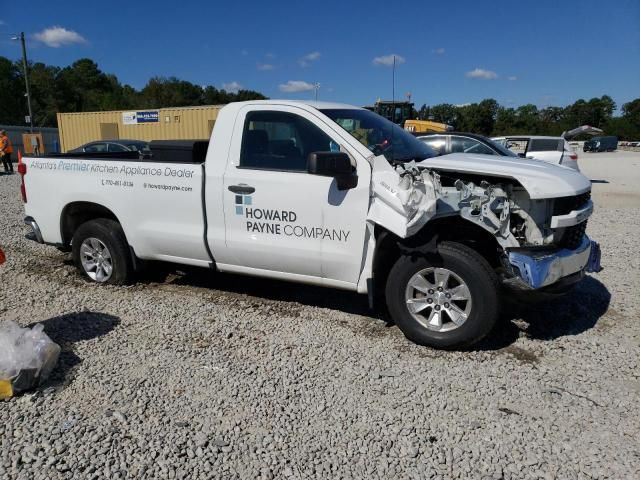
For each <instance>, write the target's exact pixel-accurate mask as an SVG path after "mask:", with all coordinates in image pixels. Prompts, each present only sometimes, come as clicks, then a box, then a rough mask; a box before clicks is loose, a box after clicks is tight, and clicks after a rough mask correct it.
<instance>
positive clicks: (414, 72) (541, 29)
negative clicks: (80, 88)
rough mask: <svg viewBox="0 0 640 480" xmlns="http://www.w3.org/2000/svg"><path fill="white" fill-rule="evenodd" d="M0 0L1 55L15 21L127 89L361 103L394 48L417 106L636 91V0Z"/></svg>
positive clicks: (383, 73)
mask: <svg viewBox="0 0 640 480" xmlns="http://www.w3.org/2000/svg"><path fill="white" fill-rule="evenodd" d="M2 3H3V4H4V3H6V4H7V7H9V8H3V9H2V10H1V13H0V55H3V56H7V57H9V58H13V59H18V58H19V57H20V49H19V45H18V43H17V42H12V41H11V40H10V34H11V33H14V32H18V31H24V32H25V33H26V34H27V36H28V54H29V57H30V60H33V61H41V62H45V63H48V64H54V65H60V66H64V65H68V64H70V63H71V62H73V61H74V60H77V59H78V58H82V57H89V58H92V59H94V60H95V61H96V62H98V64H99V66H100V68H101V69H102V70H103V71H105V72H109V73H115V74H116V75H117V76H118V78H119V79H120V80H121V81H122V82H123V83H128V84H130V85H133V86H134V87H136V88H140V87H142V86H143V85H144V84H145V83H146V81H147V80H148V79H149V78H150V77H151V76H176V77H179V78H181V79H185V80H189V81H191V82H194V83H197V84H203V85H204V84H210V85H215V86H216V87H219V88H221V87H223V86H226V87H227V88H229V89H233V88H234V87H238V86H241V87H243V88H248V89H253V90H258V91H260V92H262V93H264V94H265V95H267V96H269V97H271V98H303V99H304V98H312V97H313V95H314V92H313V91H312V90H309V88H310V86H311V85H312V84H314V83H316V82H318V83H320V90H319V98H320V99H321V100H332V101H340V102H347V103H353V104H357V105H363V104H369V103H372V102H373V101H375V100H376V99H377V98H378V97H382V98H384V99H388V98H390V97H391V92H392V89H391V86H392V82H391V78H392V69H391V67H390V66H388V65H387V64H386V63H388V59H389V58H391V57H390V56H391V55H394V54H395V55H398V57H399V58H398V66H397V70H396V98H400V97H403V96H404V95H405V94H406V93H407V92H411V94H412V100H413V101H414V102H415V103H416V104H417V106H420V105H421V104H422V103H427V104H436V103H442V102H447V103H453V104H464V103H469V102H475V101H479V100H482V99H483V98H488V97H493V98H495V99H497V100H498V101H499V102H500V103H501V104H503V105H508V106H517V105H521V104H524V103H534V104H536V105H538V106H546V105H560V106H562V105H566V104H568V103H571V102H573V101H575V100H577V99H578V98H591V97H593V96H600V95H602V94H609V95H611V96H612V97H613V98H614V100H615V101H616V102H617V103H618V105H621V104H622V103H624V102H627V101H629V100H632V99H634V98H637V97H640V61H639V60H640V1H638V0H611V1H610V2H602V1H592V0H584V1H569V0H554V1H547V0H537V1H517V2H516V1H491V2H489V1H486V2H480V1H467V0H458V1H456V2H418V1H415V0H414V1H412V2H409V1H402V0H396V1H394V2H376V1H373V0H370V1H366V2H363V1H349V0H342V1H333V0H326V1H324V2H318V1H306V0H297V1H289V0H282V1H271V2H270V1H266V0H263V1H243V2H231V3H229V2H215V1H204V0H201V1H192V2H189V1H183V2H176V1H165V0H154V1H153V2H152V1H147V0H129V1H126V2H124V1H111V2H107V3H103V4H102V5H104V6H101V7H95V8H93V7H91V6H90V5H91V4H92V2H87V1H86V0H83V1H76V0H65V1H63V2H51V1H46V2H44V1H38V0H31V1H29V2H28V4H27V2H11V3H9V2H7V1H6V0H5V1H3V2H2ZM483 4H484V5H483ZM27 5H28V6H27ZM107 5H108V6H109V8H107V7H106V6H107ZM387 19H391V20H392V23H389V22H388V20H387ZM376 59H377V60H376Z"/></svg>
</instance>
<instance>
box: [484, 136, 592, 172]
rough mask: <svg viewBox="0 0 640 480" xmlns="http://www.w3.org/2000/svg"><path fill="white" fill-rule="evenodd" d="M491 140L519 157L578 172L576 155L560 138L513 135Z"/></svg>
mask: <svg viewBox="0 0 640 480" xmlns="http://www.w3.org/2000/svg"><path fill="white" fill-rule="evenodd" d="M491 140H493V141H494V142H497V143H499V144H501V145H503V146H505V147H507V148H508V149H510V150H511V151H513V152H515V153H517V154H518V156H519V157H522V158H535V159H538V160H543V161H545V162H549V163H554V164H556V165H562V166H563V167H569V168H572V169H574V170H576V171H578V172H579V171H580V168H579V167H578V154H577V153H576V152H575V151H574V150H573V148H571V145H570V144H569V142H567V140H566V139H564V138H562V137H543V136H531V135H513V136H506V137H493V138H492V139H491Z"/></svg>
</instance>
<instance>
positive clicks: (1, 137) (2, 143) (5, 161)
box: [0, 130, 13, 174]
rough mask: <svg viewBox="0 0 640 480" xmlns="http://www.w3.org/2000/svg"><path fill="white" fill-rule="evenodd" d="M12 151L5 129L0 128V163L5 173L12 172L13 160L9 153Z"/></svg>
mask: <svg viewBox="0 0 640 480" xmlns="http://www.w3.org/2000/svg"><path fill="white" fill-rule="evenodd" d="M12 153H13V145H11V140H9V137H8V135H7V132H6V130H0V156H2V165H4V171H5V173H9V174H11V173H13V162H12V160H11V154H12Z"/></svg>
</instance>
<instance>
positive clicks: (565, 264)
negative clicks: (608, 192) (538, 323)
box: [370, 157, 600, 288]
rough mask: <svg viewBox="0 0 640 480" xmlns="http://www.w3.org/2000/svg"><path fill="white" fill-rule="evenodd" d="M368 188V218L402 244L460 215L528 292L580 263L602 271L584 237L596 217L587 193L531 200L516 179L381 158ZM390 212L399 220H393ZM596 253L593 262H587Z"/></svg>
mask: <svg viewBox="0 0 640 480" xmlns="http://www.w3.org/2000/svg"><path fill="white" fill-rule="evenodd" d="M372 182H373V189H372V190H373V192H374V198H373V202H372V206H371V209H370V219H371V220H373V221H380V222H384V223H381V224H383V225H384V226H385V227H387V228H389V229H390V230H391V231H392V232H393V233H395V234H396V235H398V236H399V237H401V238H407V237H409V236H411V235H413V234H415V233H416V232H417V231H419V230H420V229H421V228H422V227H423V226H424V225H425V224H426V223H427V222H428V221H430V220H432V219H436V218H442V217H447V216H455V215H459V216H460V217H462V218H463V219H465V220H467V221H469V222H471V223H473V224H475V225H477V226H478V227H480V228H482V229H484V230H486V231H487V232H489V233H491V234H492V235H493V236H494V238H495V239H496V241H497V243H498V245H499V246H500V247H501V250H502V257H503V258H502V259H503V264H504V265H505V266H506V267H507V271H508V272H510V273H511V274H512V276H513V277H516V278H518V279H520V280H521V281H522V282H524V284H525V285H526V286H528V287H529V288H540V287H543V286H546V285H549V284H551V283H554V282H555V281H557V280H558V279H559V278H561V277H563V276H567V275H572V274H576V273H578V272H581V271H582V270H583V267H584V264H585V263H589V264H593V265H591V268H593V269H595V270H598V269H599V268H600V266H599V249H597V248H596V247H597V244H596V247H593V246H592V243H595V242H591V241H590V240H589V239H588V237H587V236H586V234H585V231H586V226H587V219H588V217H589V216H590V215H591V213H592V212H593V203H592V202H591V199H590V189H589V190H588V191H586V192H583V193H580V194H578V195H573V196H569V197H558V198H534V199H532V198H531V196H530V194H529V192H528V191H527V189H526V188H524V187H523V186H522V185H521V184H520V182H518V181H517V180H516V179H513V178H507V177H498V176H495V175H483V174H480V173H462V172H458V171H444V170H438V169H431V168H425V167H424V166H422V165H419V164H416V163H415V162H410V163H397V164H395V165H393V166H392V165H390V164H389V163H388V162H386V161H385V160H384V159H380V157H376V158H375V159H374V169H373V176H372ZM389 210H391V211H393V212H394V213H395V214H396V215H395V218H394V221H392V222H389V219H390V217H391V216H390V215H389V213H390V212H389ZM596 250H597V254H598V259H597V262H596V259H595V258H594V259H593V260H592V261H590V262H588V260H589V259H590V257H591V256H592V255H591V252H594V253H593V256H595V255H596ZM576 256H577V258H576ZM566 258H570V259H571V260H566ZM596 263H597V265H596ZM587 271H589V270H587Z"/></svg>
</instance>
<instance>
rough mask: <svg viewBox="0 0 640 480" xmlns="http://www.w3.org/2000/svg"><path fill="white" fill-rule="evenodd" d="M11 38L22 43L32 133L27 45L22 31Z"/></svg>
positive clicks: (31, 122)
mask: <svg viewBox="0 0 640 480" xmlns="http://www.w3.org/2000/svg"><path fill="white" fill-rule="evenodd" d="M12 40H20V43H21V45H22V69H23V71H24V84H25V86H26V88H27V108H28V109H29V131H30V132H31V133H33V112H32V111H31V89H30V88H29V67H28V64H27V47H26V45H25V41H24V32H20V35H15V36H14V37H13V38H12Z"/></svg>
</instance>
